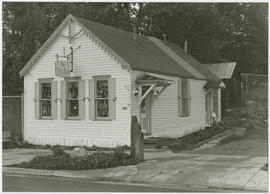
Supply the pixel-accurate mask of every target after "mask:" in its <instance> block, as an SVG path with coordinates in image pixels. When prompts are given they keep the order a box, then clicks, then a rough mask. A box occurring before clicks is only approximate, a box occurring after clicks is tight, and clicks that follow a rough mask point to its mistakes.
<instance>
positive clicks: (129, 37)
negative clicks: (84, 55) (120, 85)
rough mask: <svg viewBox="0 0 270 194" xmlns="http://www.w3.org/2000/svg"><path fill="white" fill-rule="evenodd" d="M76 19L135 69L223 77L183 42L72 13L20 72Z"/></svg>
mask: <svg viewBox="0 0 270 194" xmlns="http://www.w3.org/2000/svg"><path fill="white" fill-rule="evenodd" d="M69 19H72V20H73V21H75V22H77V23H78V24H79V25H81V27H82V28H83V29H84V31H86V33H87V34H90V36H93V37H94V38H95V39H97V41H98V42H100V44H101V45H103V46H104V47H106V48H107V49H108V50H110V51H111V52H112V53H113V55H114V56H116V57H118V58H120V59H121V61H123V62H124V63H126V64H127V65H128V66H130V67H131V69H134V70H138V71H145V72H152V73H158V74H162V75H169V76H174V77H185V78H194V79H203V80H212V81H219V79H218V78H217V77H216V76H215V75H214V74H213V73H211V72H210V71H209V70H208V69H207V68H206V67H205V66H204V65H202V64H201V63H200V62H198V61H197V60H196V59H194V58H193V57H192V56H191V55H189V54H188V53H186V52H184V51H183V49H182V48H180V47H179V46H177V45H175V44H172V43H169V44H168V45H167V44H165V43H164V42H163V41H161V40H159V39H157V38H154V37H148V36H141V35H136V39H135V40H134V39H133V34H132V33H131V32H127V31H123V30H120V29H117V28H114V27H111V26H108V25H103V24H100V23H96V22H93V21H90V20H86V19H82V18H79V17H74V16H72V15H68V16H67V18H66V19H65V20H64V21H63V22H62V24H61V25H60V26H59V27H58V28H57V30H56V31H55V32H54V33H53V34H52V36H51V37H50V38H49V39H48V40H47V41H46V42H45V44H44V45H43V46H42V47H41V49H40V50H39V51H38V52H37V53H36V54H35V55H34V56H33V57H32V59H30V61H29V62H28V63H27V64H26V66H25V67H24V68H23V69H22V70H21V72H20V75H21V76H24V75H25V73H26V72H27V71H28V70H29V69H30V68H31V67H32V65H33V64H34V62H35V61H36V60H37V59H38V58H39V56H40V55H41V54H42V53H43V52H44V50H45V49H46V48H48V46H49V44H50V43H51V42H52V41H53V40H54V39H55V38H56V37H57V35H58V34H59V33H60V32H61V31H62V30H63V26H65V25H66V24H67V21H68V20H69Z"/></svg>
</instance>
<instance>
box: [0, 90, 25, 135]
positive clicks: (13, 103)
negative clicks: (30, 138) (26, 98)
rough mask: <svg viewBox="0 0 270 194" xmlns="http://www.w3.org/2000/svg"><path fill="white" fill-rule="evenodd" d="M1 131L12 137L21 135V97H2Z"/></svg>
mask: <svg viewBox="0 0 270 194" xmlns="http://www.w3.org/2000/svg"><path fill="white" fill-rule="evenodd" d="M2 115H3V116H2V130H3V133H7V132H8V133H10V135H11V136H12V137H14V136H17V137H19V138H20V137H22V135H23V95H22V96H3V97H2Z"/></svg>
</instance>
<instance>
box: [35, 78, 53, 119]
mask: <svg viewBox="0 0 270 194" xmlns="http://www.w3.org/2000/svg"><path fill="white" fill-rule="evenodd" d="M52 82H53V78H40V79H39V80H38V84H39V99H37V100H38V101H39V119H42V120H52V119H53V114H52V108H53V107H52V100H53V99H52V92H53V91H52ZM44 83H49V84H50V85H51V99H50V103H51V114H50V115H51V116H42V112H41V111H42V107H41V106H42V103H41V102H42V101H44V100H47V101H49V99H42V84H44Z"/></svg>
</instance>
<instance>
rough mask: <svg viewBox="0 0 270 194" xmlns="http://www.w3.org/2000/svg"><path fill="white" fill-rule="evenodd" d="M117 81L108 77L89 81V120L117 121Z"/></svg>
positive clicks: (98, 77)
mask: <svg viewBox="0 0 270 194" xmlns="http://www.w3.org/2000/svg"><path fill="white" fill-rule="evenodd" d="M115 84H116V79H115V78H111V76H110V75H108V76H93V79H90V80H89V118H90V119H91V120H107V121H110V120H115V119H116V96H115Z"/></svg>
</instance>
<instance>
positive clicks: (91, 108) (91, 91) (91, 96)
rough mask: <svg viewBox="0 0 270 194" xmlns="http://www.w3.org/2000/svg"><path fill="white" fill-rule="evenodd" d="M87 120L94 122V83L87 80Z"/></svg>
mask: <svg viewBox="0 0 270 194" xmlns="http://www.w3.org/2000/svg"><path fill="white" fill-rule="evenodd" d="M88 96H89V119H91V120H95V83H94V80H93V79H90V80H89V95H88Z"/></svg>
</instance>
